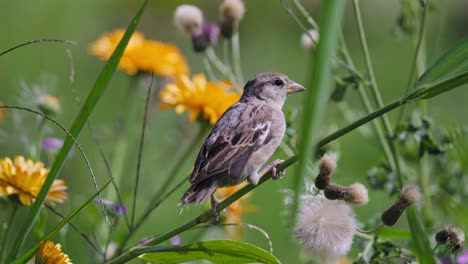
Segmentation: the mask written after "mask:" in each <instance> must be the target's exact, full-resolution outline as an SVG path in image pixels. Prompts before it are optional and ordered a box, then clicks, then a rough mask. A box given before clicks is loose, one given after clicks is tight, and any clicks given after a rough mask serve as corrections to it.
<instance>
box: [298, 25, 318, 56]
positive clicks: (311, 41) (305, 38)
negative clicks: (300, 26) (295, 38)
mask: <svg viewBox="0 0 468 264" xmlns="http://www.w3.org/2000/svg"><path fill="white" fill-rule="evenodd" d="M311 37H312V38H311ZM318 41H319V33H318V31H317V30H315V29H311V30H309V31H308V34H306V33H304V34H302V36H301V45H302V47H304V49H306V50H309V51H314V50H315V48H316V47H317V43H318Z"/></svg>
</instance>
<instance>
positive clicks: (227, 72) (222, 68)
mask: <svg viewBox="0 0 468 264" xmlns="http://www.w3.org/2000/svg"><path fill="white" fill-rule="evenodd" d="M206 56H207V58H208V60H209V61H210V62H211V64H213V65H214V66H215V67H216V69H217V70H218V71H219V72H221V73H222V74H223V75H224V76H226V77H227V78H229V80H230V81H231V82H233V83H237V80H236V77H235V75H234V73H233V72H232V71H231V69H230V68H229V67H228V66H226V65H224V63H223V62H222V61H221V60H220V59H219V58H218V56H216V52H215V51H214V49H213V48H212V47H208V48H207V49H206Z"/></svg>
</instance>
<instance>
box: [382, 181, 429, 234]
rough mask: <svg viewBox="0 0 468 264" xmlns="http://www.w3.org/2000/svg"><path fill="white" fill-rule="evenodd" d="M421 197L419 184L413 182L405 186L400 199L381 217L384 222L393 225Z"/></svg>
mask: <svg viewBox="0 0 468 264" xmlns="http://www.w3.org/2000/svg"><path fill="white" fill-rule="evenodd" d="M420 197H421V192H420V191H419V187H418V186H416V185H411V184H407V185H405V186H403V189H402V191H401V194H400V196H399V197H398V200H397V201H396V202H395V204H393V205H392V206H391V207H390V208H388V209H387V211H385V212H384V213H383V214H382V217H381V219H382V222H383V224H384V225H387V226H393V225H394V224H395V223H396V222H397V221H398V219H399V218H400V216H401V214H402V213H403V211H404V210H405V209H406V208H408V207H409V206H411V205H413V204H415V203H416V202H417V201H418V200H419V198H420Z"/></svg>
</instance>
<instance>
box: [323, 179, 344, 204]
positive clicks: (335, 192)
mask: <svg viewBox="0 0 468 264" xmlns="http://www.w3.org/2000/svg"><path fill="white" fill-rule="evenodd" d="M323 193H324V195H325V197H326V198H327V199H328V200H344V197H345V194H346V188H345V187H343V186H341V185H339V184H336V183H330V184H328V185H327V187H326V188H325V190H324V191H323Z"/></svg>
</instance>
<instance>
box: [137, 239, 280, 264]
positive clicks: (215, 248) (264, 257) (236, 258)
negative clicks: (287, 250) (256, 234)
mask: <svg viewBox="0 0 468 264" xmlns="http://www.w3.org/2000/svg"><path fill="white" fill-rule="evenodd" d="M141 251H144V254H142V255H141V256H140V258H141V259H143V260H145V261H149V262H156V263H183V262H187V261H194V260H202V259H204V260H209V261H211V262H213V263H224V264H229V263H252V262H258V263H280V262H279V260H278V259H277V258H275V257H274V256H273V255H271V254H270V253H268V252H267V251H265V250H263V249H261V248H259V247H257V246H254V245H251V244H247V243H244V242H238V241H231V240H212V241H205V242H197V243H193V244H188V245H184V246H175V247H160V246H159V247H158V246H152V247H143V248H141Z"/></svg>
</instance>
